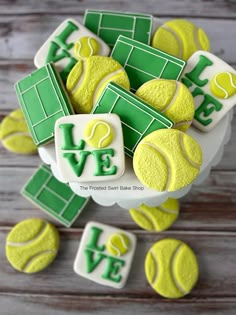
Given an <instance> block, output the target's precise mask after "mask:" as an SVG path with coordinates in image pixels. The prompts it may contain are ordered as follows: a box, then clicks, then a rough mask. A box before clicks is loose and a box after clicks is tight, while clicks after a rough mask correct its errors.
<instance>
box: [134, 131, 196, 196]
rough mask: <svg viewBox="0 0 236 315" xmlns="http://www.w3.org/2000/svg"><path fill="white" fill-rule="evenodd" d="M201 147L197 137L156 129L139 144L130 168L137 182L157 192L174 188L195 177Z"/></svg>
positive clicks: (173, 189) (179, 187)
mask: <svg viewBox="0 0 236 315" xmlns="http://www.w3.org/2000/svg"><path fill="white" fill-rule="evenodd" d="M201 164H202V150H201V147H200V145H199V144H198V142H197V141H196V140H194V139H193V138H192V137H191V136H190V135H188V134H186V133H184V132H182V131H179V130H177V129H162V130H157V131H154V132H152V133H150V134H149V135H147V136H146V137H145V138H143V139H142V141H141V142H140V143H139V144H138V146H137V148H136V150H135V152H134V158H133V168H134V172H135V174H136V176H137V178H138V179H139V180H140V182H141V183H142V184H143V185H144V186H146V187H148V188H151V189H155V190H157V191H176V190H179V189H181V188H184V187H186V186H188V185H189V184H191V183H192V182H193V181H194V179H196V178H197V176H198V174H199V171H200V167H201Z"/></svg>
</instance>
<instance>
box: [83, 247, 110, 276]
mask: <svg viewBox="0 0 236 315" xmlns="http://www.w3.org/2000/svg"><path fill="white" fill-rule="evenodd" d="M84 253H85V258H86V271H87V272H88V273H90V272H92V271H93V270H94V269H95V268H97V266H98V265H99V264H100V262H101V261H102V260H103V259H104V258H106V255H104V254H102V253H96V252H93V251H92V250H90V249H85V250H84ZM95 255H96V258H95V257H94V256H95Z"/></svg>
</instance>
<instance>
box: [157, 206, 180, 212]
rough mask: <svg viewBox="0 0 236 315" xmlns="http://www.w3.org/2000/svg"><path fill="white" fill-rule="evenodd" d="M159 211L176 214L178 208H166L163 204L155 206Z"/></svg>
mask: <svg viewBox="0 0 236 315" xmlns="http://www.w3.org/2000/svg"><path fill="white" fill-rule="evenodd" d="M157 208H159V209H160V210H161V211H163V212H166V213H171V214H178V210H173V209H167V208H165V207H163V206H161V205H160V206H157Z"/></svg>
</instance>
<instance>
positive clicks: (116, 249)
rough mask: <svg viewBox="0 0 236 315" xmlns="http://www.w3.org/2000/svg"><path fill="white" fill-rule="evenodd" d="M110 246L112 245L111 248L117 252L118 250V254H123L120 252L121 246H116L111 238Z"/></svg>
mask: <svg viewBox="0 0 236 315" xmlns="http://www.w3.org/2000/svg"><path fill="white" fill-rule="evenodd" d="M110 246H111V248H113V249H114V251H115V252H117V256H120V255H121V252H120V250H119V248H117V247H115V245H114V244H113V243H112V241H111V240H110Z"/></svg>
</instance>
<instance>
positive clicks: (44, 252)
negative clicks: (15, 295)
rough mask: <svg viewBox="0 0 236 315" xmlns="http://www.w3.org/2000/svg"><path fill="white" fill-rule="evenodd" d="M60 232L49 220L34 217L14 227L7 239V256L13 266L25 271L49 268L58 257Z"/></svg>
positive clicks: (34, 271) (33, 271) (32, 271)
mask: <svg viewBox="0 0 236 315" xmlns="http://www.w3.org/2000/svg"><path fill="white" fill-rule="evenodd" d="M58 249H59V233H58V231H57V229H56V228H55V227H54V226H53V225H52V224H51V223H49V222H47V221H45V220H42V219H38V218H33V219H27V220H24V221H21V222H20V223H18V224H17V225H15V226H14V227H13V229H12V230H11V231H10V233H9V234H8V236H7V240H6V257H7V259H8V261H9V263H10V264H11V265H12V267H13V268H14V269H16V270H18V271H20V272H24V273H36V272H39V271H42V270H43V269H45V268H47V267H48V266H49V265H50V264H51V263H52V262H53V261H54V259H55V258H56V255H57V252H58Z"/></svg>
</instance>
